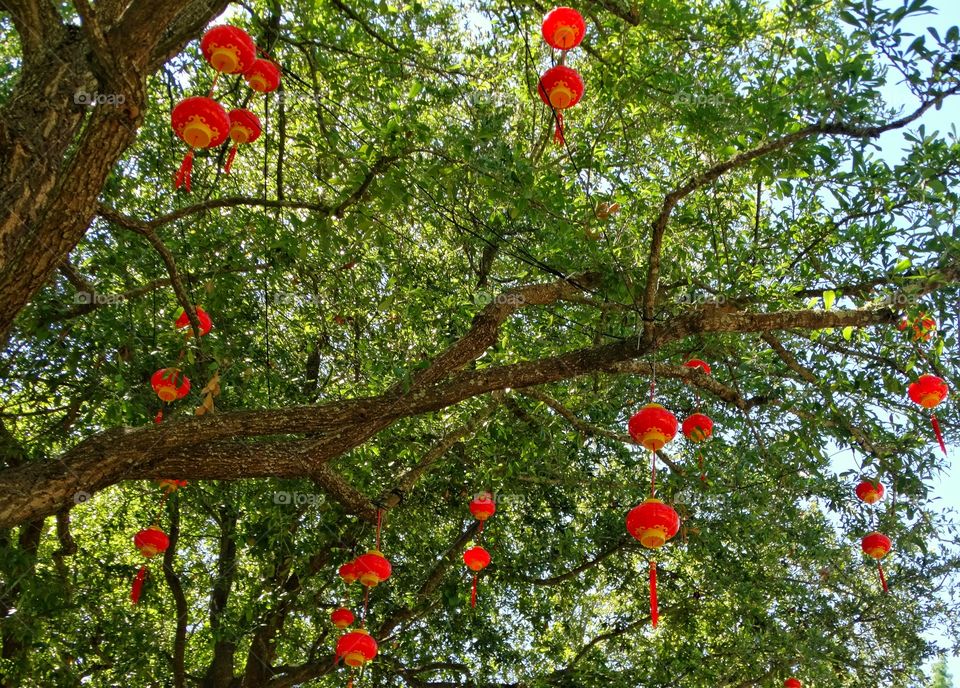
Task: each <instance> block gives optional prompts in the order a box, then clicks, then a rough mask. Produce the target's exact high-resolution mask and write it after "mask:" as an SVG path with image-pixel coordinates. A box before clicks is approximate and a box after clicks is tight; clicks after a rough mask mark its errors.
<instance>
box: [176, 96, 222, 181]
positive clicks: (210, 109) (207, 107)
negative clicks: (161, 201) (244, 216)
mask: <svg viewBox="0 0 960 688" xmlns="http://www.w3.org/2000/svg"><path fill="white" fill-rule="evenodd" d="M170 124H171V126H173V131H174V133H176V135H177V136H178V137H179V138H180V139H181V140H183V142H184V143H186V144H187V145H188V146H190V150H189V151H188V152H187V154H186V155H185V156H184V158H183V162H182V163H180V169H179V170H177V174H176V176H175V177H174V180H173V185H174V187H175V188H177V189H179V188H180V187H181V186H182V187H184V188H185V189H186V190H187V193H189V192H190V183H191V178H192V173H193V151H194V150H195V149H197V148H215V147H216V146H219V145H220V144H221V143H223V142H224V141H226V140H227V135H228V133H229V132H230V118H229V117H228V116H227V112H226V110H224V109H223V108H222V107H221V106H220V103H218V102H217V101H215V100H213V99H212V98H206V97H204V96H194V97H193V98H187V99H186V100H181V101H180V102H179V103H177V106H176V107H175V108H173V112H172V113H171V114H170Z"/></svg>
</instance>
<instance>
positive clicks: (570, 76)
mask: <svg viewBox="0 0 960 688" xmlns="http://www.w3.org/2000/svg"><path fill="white" fill-rule="evenodd" d="M583 88H584V87H583V79H582V78H580V75H579V74H578V73H577V72H576V70H574V69H571V68H570V67H567V66H566V65H557V66H556V67H551V68H550V69H548V70H547V71H546V72H544V73H543V76H542V77H540V87H539V88H538V89H537V91H538V93H540V99H541V100H542V101H543V102H544V103H546V104H547V105H552V106H553V107H555V108H556V109H557V110H566V109H567V108H572V107H573V106H574V105H576V104H577V103H579V102H580V99H581V98H582V97H583Z"/></svg>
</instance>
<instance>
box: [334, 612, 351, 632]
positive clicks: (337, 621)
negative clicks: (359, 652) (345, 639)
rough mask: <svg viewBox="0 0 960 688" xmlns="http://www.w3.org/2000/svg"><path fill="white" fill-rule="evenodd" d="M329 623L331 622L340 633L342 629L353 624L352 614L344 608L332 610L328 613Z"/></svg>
mask: <svg viewBox="0 0 960 688" xmlns="http://www.w3.org/2000/svg"><path fill="white" fill-rule="evenodd" d="M330 621H332V622H333V625H334V626H336V627H337V628H339V629H340V630H341V631H342V630H343V629H344V628H347V627H348V626H350V625H351V624H352V623H353V621H354V616H353V612H352V611H350V610H349V609H346V608H344V607H340V608H339V609H334V610H333V611H332V612H330Z"/></svg>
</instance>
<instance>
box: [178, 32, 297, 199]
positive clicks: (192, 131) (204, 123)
mask: <svg viewBox="0 0 960 688" xmlns="http://www.w3.org/2000/svg"><path fill="white" fill-rule="evenodd" d="M200 50H201V51H202V52H203V57H204V59H206V61H207V63H209V65H210V66H211V67H213V69H214V70H215V71H216V76H215V77H214V79H213V83H212V84H211V86H210V91H209V92H208V93H207V95H206V96H193V97H191V98H187V99H185V100H182V101H180V102H179V103H177V105H176V107H174V108H173V112H172V113H171V115H170V124H171V126H172V127H173V131H174V133H175V134H176V135H177V137H178V138H180V140H182V141H183V142H184V143H186V144H187V146H188V147H189V149H190V150H188V151H187V154H186V155H185V156H184V158H183V162H182V163H181V165H180V169H179V170H178V171H177V174H176V176H175V177H174V186H175V187H176V188H178V189H179V188H181V187H183V188H184V189H185V190H186V191H187V192H189V191H190V185H191V175H192V170H193V158H194V154H195V151H196V150H198V149H204V148H216V147H217V146H220V145H221V144H223V143H224V142H226V140H227V139H228V138H229V139H230V141H231V142H232V144H233V145H232V146H231V147H230V152H229V154H228V156H227V162H226V165H225V167H224V172H226V173H227V174H230V168H231V166H232V164H233V159H234V156H235V155H236V153H237V147H238V146H242V145H245V144H248V143H253V142H254V141H256V140H257V139H258V138H260V134H261V133H262V128H261V126H260V119H259V118H258V117H257V116H256V115H255V114H254V113H253V112H251V111H250V110H247V109H244V108H236V109H234V110H231V111H230V112H227V111H226V110H225V109H224V108H223V106H222V105H220V103H218V102H217V101H215V100H214V99H213V98H212V96H213V91H214V88H215V87H216V83H217V80H218V79H219V78H220V75H221V74H241V75H242V76H243V78H244V80H245V81H246V82H247V85H248V86H249V87H250V88H251V89H253V90H254V91H257V92H260V93H270V92H271V91H274V90H276V89H277V87H278V86H279V85H280V69H279V68H278V67H277V65H275V64H274V63H273V62H270V61H269V60H265V59H263V58H261V57H257V46H256V45H255V44H254V42H253V39H252V38H250V35H249V34H247V32H246V31H244V30H243V29H239V28H237V27H236V26H215V27H213V28H211V29H210V30H208V31H207V32H206V33H205V34H204V35H203V38H202V39H201V40H200Z"/></svg>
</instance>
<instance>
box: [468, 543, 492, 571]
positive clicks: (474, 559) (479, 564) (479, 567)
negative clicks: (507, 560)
mask: <svg viewBox="0 0 960 688" xmlns="http://www.w3.org/2000/svg"><path fill="white" fill-rule="evenodd" d="M463 563H464V564H466V565H467V568H468V569H470V570H471V571H474V572H477V571H483V570H484V569H485V568H487V566H489V565H490V553H489V552H487V550H485V549H484V548H483V547H480V546H479V545H478V546H477V547H471V548H470V549H468V550H467V551H465V552H464V553H463Z"/></svg>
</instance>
